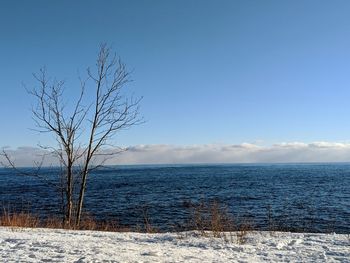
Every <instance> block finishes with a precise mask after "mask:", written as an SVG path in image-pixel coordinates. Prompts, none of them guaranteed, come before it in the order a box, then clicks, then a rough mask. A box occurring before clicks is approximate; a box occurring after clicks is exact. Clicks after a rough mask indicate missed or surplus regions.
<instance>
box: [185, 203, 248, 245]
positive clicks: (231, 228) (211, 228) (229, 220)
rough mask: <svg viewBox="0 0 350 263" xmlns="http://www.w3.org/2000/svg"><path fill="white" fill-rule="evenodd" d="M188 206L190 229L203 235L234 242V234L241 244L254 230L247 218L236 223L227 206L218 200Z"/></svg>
mask: <svg viewBox="0 0 350 263" xmlns="http://www.w3.org/2000/svg"><path fill="white" fill-rule="evenodd" d="M188 207H189V208H190V213H191V220H190V223H189V227H188V229H190V230H197V231H199V232H200V234H201V235H202V236H205V237H210V236H212V237H215V238H222V239H224V240H225V241H227V242H228V241H231V242H233V240H234V238H233V237H234V236H236V240H237V243H239V244H244V243H245V242H246V241H247V235H248V234H249V233H250V232H251V230H252V227H251V224H250V223H249V221H247V220H244V221H243V222H242V223H240V224H236V223H235V220H234V216H233V215H232V214H230V213H229V212H228V208H227V206H224V205H221V204H220V203H219V202H218V201H212V202H205V201H203V200H202V201H201V202H200V203H199V204H197V205H194V204H191V205H189V206H188Z"/></svg>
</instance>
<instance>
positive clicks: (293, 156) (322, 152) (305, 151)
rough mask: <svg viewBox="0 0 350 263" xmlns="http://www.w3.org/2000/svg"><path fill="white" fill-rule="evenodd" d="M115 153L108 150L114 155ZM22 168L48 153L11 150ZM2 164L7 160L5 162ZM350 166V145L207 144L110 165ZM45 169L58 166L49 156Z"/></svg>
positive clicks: (144, 152) (135, 154)
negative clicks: (244, 164)
mask: <svg viewBox="0 0 350 263" xmlns="http://www.w3.org/2000/svg"><path fill="white" fill-rule="evenodd" d="M111 150H112V149H109V150H106V152H107V151H111ZM7 152H8V153H9V155H11V156H12V158H13V159H14V160H15V163H16V164H17V165H18V166H32V165H33V162H34V161H39V160H41V156H42V155H43V154H46V152H45V151H43V150H41V149H38V148H34V147H19V148H17V149H11V148H8V149H7ZM0 160H3V158H2V159H1V157H0ZM298 162H350V143H333V142H313V143H302V142H292V143H279V144H274V145H271V146H259V145H257V144H251V143H242V144H205V145H189V146H176V145H166V144H164V145H163V144H162V145H159V144H156V145H136V146H131V147H128V150H127V151H125V152H123V153H121V154H118V155H115V156H114V157H113V158H111V159H110V160H109V161H108V162H107V164H190V163H298ZM45 165H57V161H56V160H55V159H54V158H52V157H50V155H48V156H47V157H46V158H45Z"/></svg>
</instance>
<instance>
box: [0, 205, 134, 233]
mask: <svg viewBox="0 0 350 263" xmlns="http://www.w3.org/2000/svg"><path fill="white" fill-rule="evenodd" d="M0 226H6V227H12V228H15V227H29V228H39V227H40V228H60V229H72V230H93V231H109V232H126V231H130V228H127V227H123V226H121V225H119V224H118V222H116V221H108V222H107V221H97V220H95V219H94V218H93V217H92V216H89V215H85V216H84V217H83V218H82V220H81V223H80V225H79V227H74V226H67V225H65V224H64V223H63V221H62V219H60V218H58V217H48V218H46V219H40V218H39V217H38V216H36V215H32V214H30V213H27V212H19V213H16V212H9V211H7V210H3V213H2V215H1V216H0Z"/></svg>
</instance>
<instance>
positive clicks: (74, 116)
mask: <svg viewBox="0 0 350 263" xmlns="http://www.w3.org/2000/svg"><path fill="white" fill-rule="evenodd" d="M129 75H130V74H129V72H128V71H127V69H126V66H125V64H123V63H122V62H121V60H120V59H119V58H118V57H117V56H116V54H114V53H111V49H110V48H109V47H108V46H107V45H106V44H101V46H100V50H99V53H98V57H97V60H96V67H95V69H94V70H91V69H90V68H88V69H87V78H86V79H85V80H81V79H80V87H79V88H80V94H79V96H78V98H77V100H76V101H75V103H74V105H71V104H68V103H67V101H66V100H65V98H64V86H65V83H64V81H56V80H51V79H50V78H48V77H47V73H46V70H45V69H41V70H40V72H39V73H38V74H34V78H35V79H36V80H37V82H38V84H39V85H38V86H37V87H36V88H34V89H33V90H31V91H29V93H30V94H31V95H33V96H34V98H35V99H36V102H37V104H36V106H35V107H34V108H33V109H32V114H33V118H34V120H35V123H36V127H37V130H38V131H40V132H43V133H50V134H52V135H53V136H54V138H55V140H56V146H41V147H42V148H44V149H45V150H49V151H50V152H51V154H53V155H54V156H55V157H56V158H57V159H58V161H59V163H60V165H61V170H62V173H61V176H60V182H61V189H62V193H64V195H63V197H64V221H65V223H66V224H67V225H70V226H72V225H74V226H76V227H78V226H79V223H80V221H81V215H82V210H83V203H84V196H85V191H86V184H87V179H88V176H89V173H90V172H91V171H92V170H95V169H98V168H100V167H101V166H103V165H104V164H105V162H106V161H107V160H108V159H109V158H111V157H112V156H114V155H115V154H117V153H120V152H121V151H123V149H121V148H119V147H117V146H115V145H113V142H114V138H115V135H116V134H117V133H118V132H120V131H121V130H124V129H127V128H130V127H132V126H134V125H137V124H140V123H142V122H143V119H142V117H140V116H139V115H140V114H139V104H140V100H141V98H137V99H134V98H132V97H131V98H130V97H129V98H128V97H127V96H126V95H125V93H124V92H123V88H124V87H125V85H126V84H127V83H128V82H130V78H129ZM90 84H92V85H90ZM91 86H92V87H93V89H92V90H90V88H91ZM86 93H89V94H90V95H91V93H92V94H93V96H92V97H93V100H92V101H90V102H89V103H87V104H86V100H87V98H91V96H87V95H86ZM67 105H70V107H68V106H67ZM111 146H112V147H111ZM3 155H4V156H5V158H6V160H7V162H8V164H9V166H11V167H12V168H16V166H15V164H14V163H13V162H12V161H11V159H10V157H9V156H8V154H7V153H6V152H4V153H3ZM36 176H38V174H36Z"/></svg>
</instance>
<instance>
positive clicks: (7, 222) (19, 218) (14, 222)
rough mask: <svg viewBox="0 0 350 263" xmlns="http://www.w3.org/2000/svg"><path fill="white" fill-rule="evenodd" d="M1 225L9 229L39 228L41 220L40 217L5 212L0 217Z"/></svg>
mask: <svg viewBox="0 0 350 263" xmlns="http://www.w3.org/2000/svg"><path fill="white" fill-rule="evenodd" d="M0 225H1V226H8V227H39V226H40V220H39V218H38V217H36V216H33V215H31V214H28V213H25V212H20V213H9V212H8V211H6V210H4V212H3V214H2V215H1V217H0Z"/></svg>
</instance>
